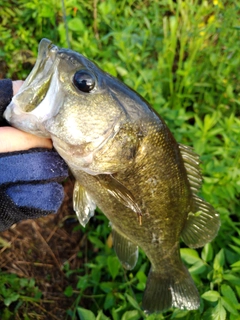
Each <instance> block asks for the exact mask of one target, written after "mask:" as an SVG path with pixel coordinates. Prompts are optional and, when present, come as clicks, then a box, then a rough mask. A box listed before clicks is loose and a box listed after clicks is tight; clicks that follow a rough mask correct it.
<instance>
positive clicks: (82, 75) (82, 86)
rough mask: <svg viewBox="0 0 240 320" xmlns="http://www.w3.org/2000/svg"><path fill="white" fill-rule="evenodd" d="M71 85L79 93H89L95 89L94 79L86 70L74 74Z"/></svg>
mask: <svg viewBox="0 0 240 320" xmlns="http://www.w3.org/2000/svg"><path fill="white" fill-rule="evenodd" d="M73 83H74V85H75V87H77V88H78V89H79V90H80V91H83V92H90V91H91V90H92V89H93V88H94V87H95V77H94V76H93V75H92V74H91V73H89V72H88V71H86V70H79V71H77V72H76V73H75V74H74V77H73Z"/></svg>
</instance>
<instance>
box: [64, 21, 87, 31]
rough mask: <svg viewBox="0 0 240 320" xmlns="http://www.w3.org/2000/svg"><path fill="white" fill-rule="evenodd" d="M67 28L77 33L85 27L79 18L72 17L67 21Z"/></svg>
mask: <svg viewBox="0 0 240 320" xmlns="http://www.w3.org/2000/svg"><path fill="white" fill-rule="evenodd" d="M68 28H69V29H70V30H72V31H77V32H78V33H79V32H81V31H83V30H84V29H85V26H84V24H83V22H82V20H81V19H79V18H72V19H71V20H69V22H68Z"/></svg>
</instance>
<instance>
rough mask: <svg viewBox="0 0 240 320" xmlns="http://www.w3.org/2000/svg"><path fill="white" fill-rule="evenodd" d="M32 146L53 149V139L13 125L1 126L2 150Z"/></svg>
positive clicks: (15, 149)
mask: <svg viewBox="0 0 240 320" xmlns="http://www.w3.org/2000/svg"><path fill="white" fill-rule="evenodd" d="M32 148H49V149H51V148H52V141H51V140H50V139H46V138H41V137H37V136H34V135H32V134H30V133H26V132H23V131H21V130H18V129H15V128H12V127H1V128H0V152H12V151H21V150H28V149H32Z"/></svg>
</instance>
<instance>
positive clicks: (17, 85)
mask: <svg viewBox="0 0 240 320" xmlns="http://www.w3.org/2000/svg"><path fill="white" fill-rule="evenodd" d="M23 83H24V81H22V80H16V81H13V82H12V87H13V95H14V96H15V94H17V93H18V91H19V89H20V88H21V86H22V85H23Z"/></svg>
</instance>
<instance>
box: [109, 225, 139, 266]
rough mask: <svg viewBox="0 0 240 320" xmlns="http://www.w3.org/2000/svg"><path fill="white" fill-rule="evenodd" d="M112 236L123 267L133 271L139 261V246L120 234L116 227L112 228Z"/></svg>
mask: <svg viewBox="0 0 240 320" xmlns="http://www.w3.org/2000/svg"><path fill="white" fill-rule="evenodd" d="M112 236H113V246H114V249H115V252H116V255H117V257H118V259H119V260H120V262H121V263H122V265H123V267H124V268H125V269H127V270H131V269H133V268H134V267H135V265H136V263H137V260H138V246H136V245H135V244H134V243H132V242H131V241H130V240H129V239H128V238H127V237H125V236H124V235H123V234H121V233H119V232H118V231H117V230H116V229H115V228H114V227H113V228H112Z"/></svg>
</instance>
